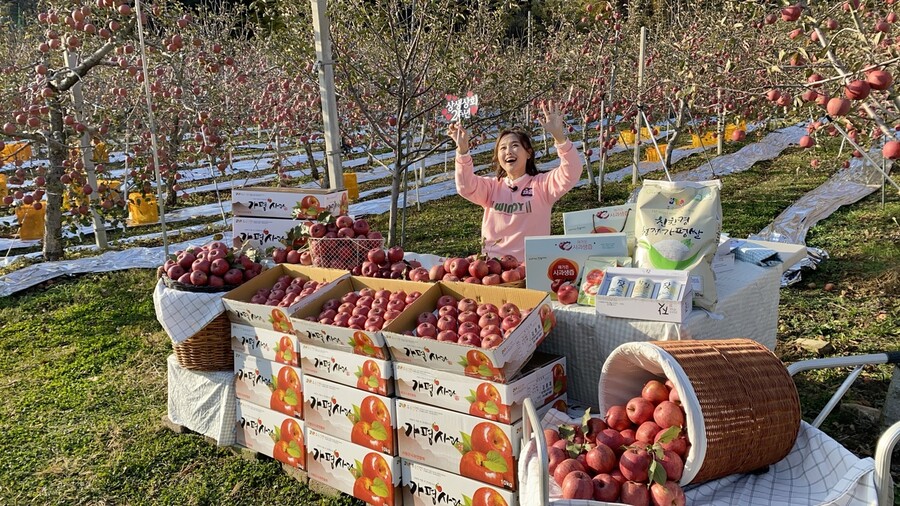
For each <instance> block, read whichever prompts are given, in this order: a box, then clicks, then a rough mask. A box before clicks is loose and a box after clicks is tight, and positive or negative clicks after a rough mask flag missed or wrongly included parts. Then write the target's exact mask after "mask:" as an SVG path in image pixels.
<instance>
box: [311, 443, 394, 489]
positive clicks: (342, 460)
mask: <svg viewBox="0 0 900 506" xmlns="http://www.w3.org/2000/svg"><path fill="white" fill-rule="evenodd" d="M306 447H307V472H308V473H309V478H310V479H312V480H316V481H318V482H319V483H324V484H325V485H328V486H329V487H333V488H336V489H338V490H340V491H341V492H343V493H345V494H349V495H352V496H353V497H355V498H357V499H361V500H363V501H365V502H366V503H368V504H381V505H385V506H400V505H401V504H402V503H403V494H402V492H401V491H400V480H401V477H402V471H401V470H400V458H399V457H391V456H389V455H384V454H381V453H378V452H375V451H372V450H371V449H369V448H366V447H364V446H360V445H356V444H353V443H348V442H347V441H346V440H343V439H340V438H337V437H334V436H331V435H329V434H326V433H323V432H321V431H318V430H315V429H313V428H308V429H307V438H306Z"/></svg>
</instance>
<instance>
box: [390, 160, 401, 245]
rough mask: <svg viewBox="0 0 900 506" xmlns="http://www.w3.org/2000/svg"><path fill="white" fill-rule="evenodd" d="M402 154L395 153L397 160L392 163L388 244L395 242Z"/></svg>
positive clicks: (396, 237)
mask: <svg viewBox="0 0 900 506" xmlns="http://www.w3.org/2000/svg"><path fill="white" fill-rule="evenodd" d="M401 156H402V155H400V154H399V150H398V153H397V161H396V162H395V163H394V174H393V176H392V177H391V212H390V218H389V219H388V246H394V245H395V244H397V239H398V236H397V218H398V215H399V212H398V211H399V208H400V205H399V202H400V183H401V181H402V178H403V172H404V171H403V170H402V169H401V165H400V158H401Z"/></svg>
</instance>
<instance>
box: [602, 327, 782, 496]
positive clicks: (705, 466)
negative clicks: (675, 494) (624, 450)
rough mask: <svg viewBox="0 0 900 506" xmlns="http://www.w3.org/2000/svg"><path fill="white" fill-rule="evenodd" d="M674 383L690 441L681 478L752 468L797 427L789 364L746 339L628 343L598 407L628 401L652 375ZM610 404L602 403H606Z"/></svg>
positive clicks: (772, 457) (613, 364) (616, 355)
mask: <svg viewBox="0 0 900 506" xmlns="http://www.w3.org/2000/svg"><path fill="white" fill-rule="evenodd" d="M660 376H665V377H667V378H668V379H670V380H672V382H673V383H675V388H676V390H678V393H679V396H680V397H681V401H682V404H683V405H684V408H685V414H686V425H687V433H688V437H689V439H690V441H691V443H692V446H691V449H690V452H689V453H688V456H687V459H686V460H685V474H684V476H683V478H682V485H686V484H688V483H702V482H705V481H709V480H713V479H716V478H720V477H723V476H728V475H732V474H737V473H747V472H752V471H755V470H758V469H761V468H764V467H765V466H767V465H769V464H773V463H775V462H778V461H779V460H781V459H783V458H784V457H785V456H786V455H787V454H788V453H789V452H790V451H791V448H792V447H793V446H794V442H795V441H796V439H797V434H798V432H799V430H800V399H799V397H798V396H797V389H796V387H795V385H794V381H793V380H792V379H791V376H790V375H789V374H788V372H787V369H785V367H784V364H782V363H781V361H780V360H779V359H778V357H776V356H775V355H774V354H773V353H772V352H771V351H769V349H767V348H765V347H764V346H762V345H761V344H759V343H757V342H755V341H752V340H749V339H723V340H709V341H706V340H686V341H654V342H646V343H627V344H625V345H622V346H620V347H619V348H617V349H616V350H614V351H613V353H611V354H610V356H609V358H608V359H607V360H606V363H604V365H603V373H602V374H601V377H600V408H601V410H605V409H606V408H608V407H609V406H611V405H615V404H625V403H626V402H628V399H630V398H631V397H634V396H635V394H636V393H639V392H640V388H641V386H642V385H643V384H644V383H645V382H646V381H647V380H649V379H651V378H658V377H660ZM603 412H605V411H603Z"/></svg>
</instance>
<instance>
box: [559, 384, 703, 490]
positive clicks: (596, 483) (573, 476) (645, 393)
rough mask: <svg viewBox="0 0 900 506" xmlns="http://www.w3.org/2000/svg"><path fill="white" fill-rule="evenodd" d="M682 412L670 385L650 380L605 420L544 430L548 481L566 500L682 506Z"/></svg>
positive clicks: (686, 445) (586, 419)
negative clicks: (557, 487)
mask: <svg viewBox="0 0 900 506" xmlns="http://www.w3.org/2000/svg"><path fill="white" fill-rule="evenodd" d="M684 428H685V413H684V409H683V408H682V406H681V402H680V400H679V398H678V393H677V391H676V390H675V389H674V388H673V385H672V384H671V383H670V382H668V381H667V382H666V384H664V383H663V382H661V381H658V380H650V381H648V382H647V383H646V384H645V385H644V388H643V389H642V391H641V394H640V396H637V397H634V398H633V399H631V400H629V401H628V403H627V404H625V405H624V406H612V407H610V408H609V410H608V411H607V413H606V418H605V419H604V418H592V417H591V416H590V410H588V412H587V413H585V415H584V417H583V418H582V420H581V423H580V424H563V425H560V426H559V427H558V428H557V429H544V438H545V439H546V441H547V452H548V455H549V457H550V462H549V464H550V466H549V471H550V475H551V476H550V477H551V479H552V480H553V481H554V482H556V484H557V485H558V486H559V487H560V489H561V490H560V494H561V495H562V497H563V498H565V499H593V500H596V501H606V502H621V503H625V504H633V505H649V504H654V505H663V504H664V505H673V506H675V505H682V506H683V505H684V503H685V499H684V492H683V491H682V489H681V486H680V485H679V480H680V479H681V477H682V473H683V471H684V459H685V458H686V456H687V453H688V450H689V448H690V442H689V441H688V439H687V436H686V431H685V429H684Z"/></svg>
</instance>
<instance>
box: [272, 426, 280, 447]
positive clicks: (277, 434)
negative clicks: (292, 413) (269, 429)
mask: <svg viewBox="0 0 900 506" xmlns="http://www.w3.org/2000/svg"><path fill="white" fill-rule="evenodd" d="M270 436H272V440H273V441H275V442H276V443H277V442H279V441H281V427H275V433H274V434H270Z"/></svg>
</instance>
